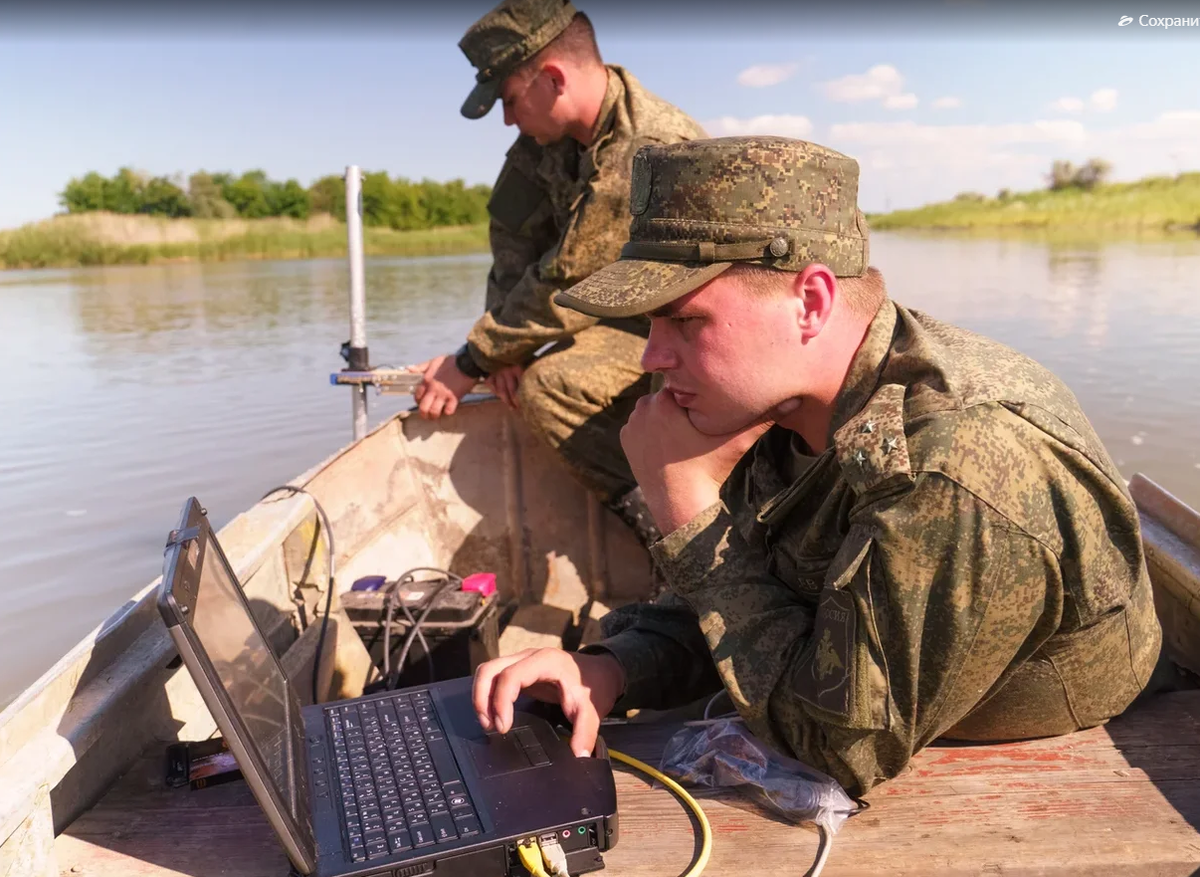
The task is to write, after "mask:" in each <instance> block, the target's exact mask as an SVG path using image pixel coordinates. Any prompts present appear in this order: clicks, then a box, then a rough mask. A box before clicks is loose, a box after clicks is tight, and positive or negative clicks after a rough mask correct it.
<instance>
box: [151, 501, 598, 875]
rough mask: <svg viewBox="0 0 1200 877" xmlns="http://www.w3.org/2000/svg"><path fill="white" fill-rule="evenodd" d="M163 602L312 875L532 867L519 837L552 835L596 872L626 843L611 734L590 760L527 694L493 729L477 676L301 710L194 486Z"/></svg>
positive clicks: (208, 695) (234, 748) (248, 772)
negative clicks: (610, 755)
mask: <svg viewBox="0 0 1200 877" xmlns="http://www.w3.org/2000/svg"><path fill="white" fill-rule="evenodd" d="M158 605H159V610H160V611H161V612H162V616H163V618H164V619H165V621H166V623H167V626H168V628H169V629H170V631H171V635H172V637H173V638H174V640H175V643H176V645H177V646H178V647H179V654H180V656H181V657H182V659H183V662H184V664H186V666H187V668H188V670H189V671H190V672H191V674H192V677H193V678H194V679H195V681H196V686H197V687H198V688H199V690H200V693H201V695H203V697H204V701H205V703H206V704H208V708H209V709H210V710H211V711H212V714H213V718H214V719H215V720H216V723H217V727H218V728H220V730H221V733H222V734H223V735H224V737H225V740H226V742H227V744H228V746H229V749H230V751H231V752H232V753H233V754H234V756H235V757H236V758H237V762H238V765H239V767H240V768H241V770H242V774H243V776H244V777H245V779H246V782H247V784H248V785H249V786H250V788H251V790H252V791H253V793H254V796H255V798H257V800H258V803H259V804H260V805H261V806H262V808H263V810H264V812H265V813H266V815H267V819H268V820H269V821H270V823H271V825H272V827H273V828H274V829H275V832H276V833H277V834H278V835H279V839H280V841H281V842H282V843H283V846H284V849H285V850H286V851H287V854H288V858H289V859H291V861H292V864H293V865H294V867H295V869H296V870H297V871H298V872H300V873H301V874H315V875H317V877H333V875H338V877H341V875H362V877H383V875H387V877H412V875H420V874H430V873H432V874H436V875H438V877H458V875H462V877H468V875H470V877H489V875H497V877H502V875H509V874H524V873H525V871H524V868H523V867H522V866H521V865H520V864H519V862H518V859H517V851H516V844H517V841H519V840H522V839H525V838H530V837H541V838H543V839H548V838H549V836H550V835H551V834H553V835H554V837H555V838H556V839H557V840H558V842H559V844H560V845H561V847H562V849H563V850H564V851H565V853H566V856H567V864H568V869H569V870H570V872H571V873H572V874H576V873H586V872H587V871H592V870H596V869H597V868H602V867H603V860H602V858H601V857H600V853H602V852H604V851H605V850H607V849H609V848H610V847H612V846H613V845H614V844H615V843H616V842H617V799H616V790H615V786H614V783H613V775H612V769H611V765H610V763H609V761H608V759H607V757H606V756H605V755H604V754H603V752H604V750H603V746H602V745H600V746H598V747H597V753H598V756H597V757H592V758H576V757H575V756H574V755H573V754H572V753H571V750H570V748H569V747H568V745H567V743H566V742H565V741H564V740H562V739H560V738H559V737H558V735H557V734H556V733H555V732H554V729H553V727H552V726H551V725H550V723H549V722H547V721H546V720H545V719H543V718H541V717H539V716H537V715H534V714H533V713H531V712H529V709H528V707H529V706H530V705H529V704H528V702H524V701H523V702H520V703H519V704H518V709H517V712H516V717H515V721H514V727H513V729H512V730H511V731H510V732H509V733H508V734H504V735H500V734H485V733H484V732H483V730H482V729H481V728H480V725H479V721H478V719H476V717H475V711H474V708H473V707H472V704H471V679H470V678H464V679H455V680H450V681H446V682H437V683H434V684H432V685H427V686H421V687H417V688H407V689H401V690H397V691H389V692H384V693H380V694H374V695H369V696H366V697H360V698H355V699H353V700H344V701H339V702H336V703H327V704H318V705H315V706H308V707H303V708H301V706H300V701H299V699H298V698H297V696H296V692H295V690H294V687H293V683H292V682H291V681H290V680H289V679H288V678H287V676H286V675H285V674H284V672H283V668H282V667H281V666H280V663H279V661H278V659H277V658H276V657H275V654H274V653H273V652H272V651H271V649H270V647H269V646H268V645H267V641H266V639H265V637H264V636H263V634H262V631H261V630H260V629H259V627H258V624H257V623H256V622H255V620H254V616H253V615H252V614H251V611H250V605H249V603H248V602H247V600H246V597H245V595H244V594H243V592H242V588H241V585H240V584H239V583H238V580H237V577H236V576H235V575H234V572H233V569H232V567H231V566H230V565H229V561H228V559H227V558H226V557H225V554H224V552H223V551H222V550H221V546H220V545H219V544H218V543H217V538H216V535H215V534H214V533H213V531H212V528H211V527H210V525H209V523H208V519H207V518H206V517H205V512H204V510H203V509H202V508H201V506H200V503H199V502H197V500H196V499H195V498H194V497H193V498H191V499H189V500H188V501H187V503H186V504H185V505H184V508H183V515H182V518H181V520H180V523H179V528H178V529H177V530H174V531H172V533H171V536H170V539H169V541H168V543H167V550H166V559H165V561H164V565H163V581H162V587H161V590H160V592H159V599H158Z"/></svg>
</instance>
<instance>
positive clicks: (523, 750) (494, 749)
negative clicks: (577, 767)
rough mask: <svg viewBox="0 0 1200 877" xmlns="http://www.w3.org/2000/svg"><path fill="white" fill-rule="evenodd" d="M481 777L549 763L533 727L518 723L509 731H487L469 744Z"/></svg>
mask: <svg viewBox="0 0 1200 877" xmlns="http://www.w3.org/2000/svg"><path fill="white" fill-rule="evenodd" d="M468 745H469V746H470V749H471V757H472V759H473V760H474V761H475V769H476V770H478V771H479V775H480V776H481V777H490V776H497V775H498V774H504V773H513V772H514V771H518V770H528V769H529V768H532V767H541V766H543V765H546V764H549V763H550V759H549V757H548V756H547V755H546V752H545V750H544V749H543V748H542V746H541V744H540V743H539V742H538V739H537V737H536V735H535V734H534V733H533V729H532V728H527V727H524V726H518V727H516V728H513V729H512V730H511V731H509V732H508V733H507V734H496V733H491V734H486V735H484V736H483V737H477V738H474V739H471V740H470V741H469V743H468Z"/></svg>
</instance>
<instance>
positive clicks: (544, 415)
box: [517, 320, 650, 502]
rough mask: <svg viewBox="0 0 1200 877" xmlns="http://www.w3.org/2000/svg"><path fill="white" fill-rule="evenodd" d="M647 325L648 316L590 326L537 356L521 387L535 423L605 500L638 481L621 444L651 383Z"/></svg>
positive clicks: (520, 396) (525, 411)
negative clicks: (646, 367) (646, 365)
mask: <svg viewBox="0 0 1200 877" xmlns="http://www.w3.org/2000/svg"><path fill="white" fill-rule="evenodd" d="M647 329H648V326H647V324H646V321H645V320H621V321H617V320H613V321H606V322H602V323H599V324H598V325H595V326H592V327H590V328H587V329H584V330H583V331H582V332H579V333H577V334H576V335H574V336H572V337H571V338H568V339H566V340H565V341H562V342H560V343H559V344H556V345H555V346H554V347H552V348H550V350H548V351H547V352H546V353H545V354H543V355H542V356H541V357H539V358H538V359H537V360H535V361H534V363H533V364H532V365H530V366H529V367H528V368H527V369H526V370H525V374H524V376H523V377H522V378H521V383H520V389H519V390H518V392H517V403H518V404H519V405H520V408H521V416H522V418H523V419H524V420H525V422H526V423H527V424H528V425H529V427H530V429H531V430H532V431H533V432H534V434H535V435H537V436H538V438H540V439H541V440H542V441H544V442H546V444H548V445H549V446H550V447H551V448H553V449H554V450H555V451H557V452H558V454H559V455H560V457H561V458H562V461H563V462H564V463H565V464H566V465H567V467H568V468H569V469H570V470H571V472H572V473H573V474H574V475H575V477H576V478H577V479H578V480H579V481H580V482H581V483H582V484H583V485H584V486H585V487H586V488H587V489H588V490H590V491H591V492H592V493H594V494H595V495H596V496H597V497H598V498H599V499H600V501H601V502H609V501H610V500H613V499H616V498H617V497H619V496H621V494H623V493H625V492H626V491H628V490H631V489H632V488H633V487H634V486H635V484H636V482H635V481H634V479H633V472H632V471H630V469H629V462H628V461H627V460H626V459H625V452H624V451H623V450H621V428H622V427H623V426H624V425H625V421H626V420H628V419H629V415H630V414H631V413H632V412H633V407H634V405H636V404H637V400H638V399H639V398H640V397H641V396H643V395H645V394H646V393H647V392H648V391H649V389H650V376H649V375H647V374H645V373H644V372H643V371H642V366H641V358H642V350H643V348H645V346H646V332H647Z"/></svg>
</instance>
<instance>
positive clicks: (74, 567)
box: [0, 235, 1200, 704]
mask: <svg viewBox="0 0 1200 877" xmlns="http://www.w3.org/2000/svg"><path fill="white" fill-rule="evenodd" d="M872 261H873V263H874V264H876V265H877V266H878V267H879V268H881V269H882V270H883V272H884V274H885V276H886V277H887V279H888V285H889V288H890V291H891V294H892V296H893V297H894V298H896V299H897V300H898V301H900V302H902V303H904V304H906V305H908V306H910V307H914V308H918V309H920V310H923V311H926V312H928V313H930V314H932V315H933V316H935V317H938V318H940V319H944V320H947V321H950V322H953V323H957V324H959V325H962V326H965V327H967V328H970V329H973V330H975V331H978V332H982V333H984V334H987V335H990V336H992V337H994V338H997V339H999V340H1001V341H1003V342H1005V343H1007V344H1009V345H1011V346H1013V347H1015V348H1017V349H1019V350H1021V351H1022V352H1024V353H1027V354H1029V355H1031V356H1033V357H1034V358H1035V359H1038V360H1039V361H1041V362H1042V363H1043V364H1044V365H1046V366H1047V367H1049V368H1050V369H1051V370H1052V371H1054V372H1056V373H1057V374H1059V375H1060V376H1061V377H1062V378H1063V379H1064V380H1065V381H1066V382H1067V384H1068V385H1069V386H1070V387H1071V388H1072V389H1073V390H1074V391H1075V393H1076V395H1077V396H1078V397H1079V399H1080V400H1081V402H1082V404H1083V407H1084V410H1085V411H1086V412H1087V414H1088V416H1089V417H1090V418H1091V420H1092V422H1093V424H1094V425H1095V426H1096V429H1097V431H1098V432H1099V434H1100V436H1101V438H1102V439H1103V440H1104V442H1105V443H1106V445H1107V446H1108V448H1109V451H1110V452H1111V453H1112V456H1113V458H1114V459H1115V460H1116V462H1117V464H1118V466H1119V467H1120V469H1121V471H1122V472H1123V473H1124V474H1125V476H1126V477H1128V476H1130V475H1132V474H1133V473H1134V472H1137V471H1141V472H1144V473H1146V474H1147V475H1149V476H1150V477H1152V478H1154V479H1155V480H1157V481H1159V482H1160V483H1162V484H1163V485H1165V486H1166V487H1167V488H1168V489H1169V490H1171V491H1172V492H1174V493H1176V494H1177V495H1178V496H1180V497H1181V498H1183V499H1184V500H1186V501H1187V502H1189V503H1191V504H1192V505H1200V436H1198V434H1197V433H1198V426H1200V242H1197V241H1183V242H1155V243H1097V244H1094V245H1082V244H1061V245H1059V244H1047V243H1041V242H1029V241H994V240H993V241H980V240H954V239H944V238H941V239H938V238H913V237H898V236H889V235H877V236H875V237H874V238H873V240H872ZM487 268H488V260H487V259H486V258H485V257H467V258H453V259H420V260H398V259H377V260H371V261H369V262H368V263H367V311H368V339H369V343H370V348H371V353H372V359H373V360H374V361H375V362H377V363H385V362H390V363H394V364H402V363H407V362H414V361H417V360H419V359H423V358H425V357H427V356H430V355H432V354H435V353H439V352H446V351H449V350H453V349H454V348H456V347H457V346H458V345H459V344H460V343H461V342H462V339H463V336H464V334H465V332H466V330H467V329H468V327H469V326H470V325H471V323H472V322H473V320H474V317H475V315H476V314H477V312H478V311H479V309H480V308H482V304H483V282H484V277H485V276H486V273H487ZM346 276H347V272H346V268H345V263H344V262H342V261H311V262H247V263H237V264H216V265H167V266H159V267H154V266H151V267H136V268H104V269H95V270H81V271H40V272H0V584H2V585H3V593H4V597H5V599H4V604H3V608H2V609H0V704H3V703H5V702H7V701H8V700H9V699H11V698H12V697H13V696H14V695H15V694H16V693H17V692H19V691H20V690H21V689H22V688H23V687H24V686H26V685H28V684H29V683H30V682H32V681H33V680H34V679H35V678H36V677H37V676H38V675H40V674H41V673H42V672H44V671H45V670H46V669H47V668H49V667H50V665H51V664H53V662H54V661H55V660H56V659H57V658H58V657H60V656H61V655H62V654H64V653H65V652H66V650H67V649H69V648H70V647H71V646H72V645H73V644H74V643H75V642H77V641H78V640H79V638H80V637H81V636H83V635H84V634H85V633H86V632H87V631H88V630H90V629H91V628H92V627H94V626H95V625H96V624H97V623H98V622H99V621H101V620H102V619H103V618H104V617H105V616H106V615H108V613H110V612H111V611H112V610H114V609H115V608H116V607H118V606H119V605H120V604H121V603H122V602H123V601H124V600H125V599H126V598H128V597H129V596H130V595H131V594H132V593H134V592H135V591H136V590H138V589H139V588H141V587H142V586H144V585H145V584H147V583H148V582H149V581H150V580H152V579H153V578H154V577H155V576H157V575H158V573H159V572H160V565H161V558H162V545H163V541H164V538H165V536H166V533H167V531H168V530H169V529H170V528H171V527H172V526H173V525H174V523H175V520H176V517H177V515H178V512H179V508H180V505H181V503H182V501H183V500H184V499H185V498H186V497H187V496H188V495H190V494H195V495H196V496H199V497H200V498H201V499H202V500H203V502H204V503H205V505H206V506H207V507H208V509H209V511H210V513H211V516H212V519H213V522H214V523H215V524H216V525H217V526H220V525H222V524H223V523H224V522H225V521H227V520H228V519H230V518H231V517H233V516H234V515H236V514H237V513H238V512H239V511H240V510H242V509H244V508H245V507H247V506H249V505H250V504H252V503H253V502H254V501H255V500H256V499H257V498H258V497H259V496H260V495H261V494H262V493H263V492H265V491H266V490H267V489H269V488H270V487H272V486H274V485H276V484H280V483H282V482H285V481H287V480H288V479H290V478H291V477H293V476H294V475H296V474H298V473H300V472H302V471H304V470H305V469H307V468H309V467H310V466H312V465H313V464H314V463H316V462H318V461H319V460H321V459H322V458H324V457H325V456H327V455H328V454H330V453H332V452H333V451H335V450H336V449H337V448H338V447H340V446H341V445H343V444H344V443H345V442H346V441H348V440H349V437H350V401H349V397H348V391H347V390H345V389H342V388H337V387H332V386H330V385H329V374H330V372H332V371H336V370H337V369H339V368H340V367H341V365H342V362H341V359H340V358H339V357H338V354H337V350H338V346H339V345H340V344H341V342H342V341H344V340H345V339H346V338H347V337H348V336H349V330H348V313H347V304H346V286H347V280H346ZM406 404H408V401H407V400H405V399H401V398H398V397H375V396H372V398H371V420H372V423H375V422H378V421H379V420H380V419H382V418H383V417H386V416H387V415H389V414H391V413H393V412H395V411H398V410H400V409H401V407H402V406H403V405H406Z"/></svg>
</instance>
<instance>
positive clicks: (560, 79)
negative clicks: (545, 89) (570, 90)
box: [542, 61, 567, 95]
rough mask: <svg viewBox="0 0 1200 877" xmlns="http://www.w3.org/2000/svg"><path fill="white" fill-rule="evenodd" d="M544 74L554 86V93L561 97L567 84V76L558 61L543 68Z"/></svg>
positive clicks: (549, 62)
mask: <svg viewBox="0 0 1200 877" xmlns="http://www.w3.org/2000/svg"><path fill="white" fill-rule="evenodd" d="M542 73H543V74H544V75H545V76H546V77H548V78H549V80H550V84H551V85H553V86H554V93H555V94H557V95H561V94H562V93H563V86H564V85H565V84H566V81H567V75H566V73H564V72H563V69H562V67H561V66H559V64H558V62H557V61H548V62H547V63H546V65H545V66H544V67H543V68H542Z"/></svg>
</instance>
